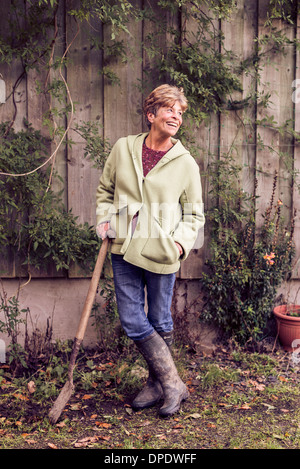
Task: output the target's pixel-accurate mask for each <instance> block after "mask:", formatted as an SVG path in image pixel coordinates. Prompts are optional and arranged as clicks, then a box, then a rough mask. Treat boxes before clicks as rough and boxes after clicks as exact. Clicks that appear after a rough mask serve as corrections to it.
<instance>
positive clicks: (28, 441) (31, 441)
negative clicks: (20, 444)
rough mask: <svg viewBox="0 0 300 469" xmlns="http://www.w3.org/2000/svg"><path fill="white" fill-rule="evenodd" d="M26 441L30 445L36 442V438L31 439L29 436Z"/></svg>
mask: <svg viewBox="0 0 300 469" xmlns="http://www.w3.org/2000/svg"><path fill="white" fill-rule="evenodd" d="M25 441H26V443H28V444H29V445H34V444H35V443H36V441H35V440H31V439H28V438H25Z"/></svg>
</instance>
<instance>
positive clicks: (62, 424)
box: [56, 422, 66, 428]
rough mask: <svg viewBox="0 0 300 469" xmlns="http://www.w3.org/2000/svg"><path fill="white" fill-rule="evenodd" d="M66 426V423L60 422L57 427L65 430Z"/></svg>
mask: <svg viewBox="0 0 300 469" xmlns="http://www.w3.org/2000/svg"><path fill="white" fill-rule="evenodd" d="M65 426H66V422H59V423H57V424H56V427H58V428H63V427H65Z"/></svg>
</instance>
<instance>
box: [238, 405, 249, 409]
mask: <svg viewBox="0 0 300 469" xmlns="http://www.w3.org/2000/svg"><path fill="white" fill-rule="evenodd" d="M238 409H239V410H249V409H251V407H250V406H249V405H248V404H243V405H241V406H240V407H238Z"/></svg>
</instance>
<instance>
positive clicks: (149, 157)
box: [142, 142, 167, 176]
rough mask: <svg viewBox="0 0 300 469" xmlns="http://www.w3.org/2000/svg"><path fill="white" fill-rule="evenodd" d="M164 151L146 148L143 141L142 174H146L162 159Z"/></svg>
mask: <svg viewBox="0 0 300 469" xmlns="http://www.w3.org/2000/svg"><path fill="white" fill-rule="evenodd" d="M166 153H167V152H166V151H157V150H152V149H151V148H148V147H147V145H146V144H145V142H144V144H143V154H142V161H143V172H144V176H147V174H148V173H149V171H151V169H152V168H154V166H155V165H156V164H157V163H158V162H159V161H160V160H161V159H162V157H163V156H164V155H165V154H166Z"/></svg>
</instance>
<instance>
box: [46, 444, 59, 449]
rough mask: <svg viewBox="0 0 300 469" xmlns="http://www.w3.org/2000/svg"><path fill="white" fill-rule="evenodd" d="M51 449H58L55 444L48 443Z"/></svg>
mask: <svg viewBox="0 0 300 469" xmlns="http://www.w3.org/2000/svg"><path fill="white" fill-rule="evenodd" d="M47 446H49V448H51V449H58V448H57V446H56V445H54V444H53V443H48V445H47Z"/></svg>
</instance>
